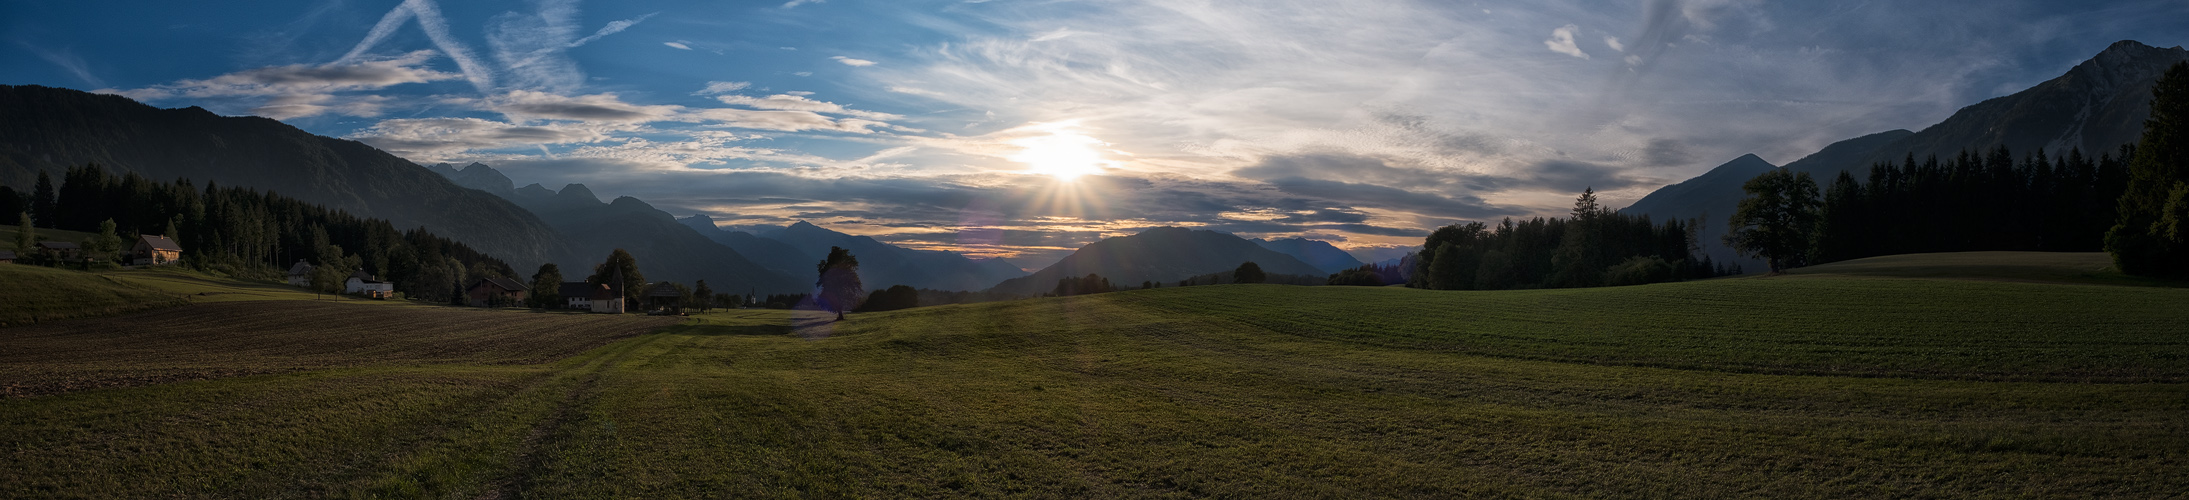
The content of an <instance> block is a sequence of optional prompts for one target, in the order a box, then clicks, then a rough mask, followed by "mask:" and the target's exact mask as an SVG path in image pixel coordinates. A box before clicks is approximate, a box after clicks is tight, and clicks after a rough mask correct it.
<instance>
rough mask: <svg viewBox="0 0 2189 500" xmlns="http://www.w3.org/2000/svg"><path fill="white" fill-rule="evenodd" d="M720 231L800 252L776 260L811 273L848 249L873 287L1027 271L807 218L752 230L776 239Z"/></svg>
mask: <svg viewBox="0 0 2189 500" xmlns="http://www.w3.org/2000/svg"><path fill="white" fill-rule="evenodd" d="M686 220H687V221H690V223H691V224H694V225H698V224H713V222H712V221H711V220H700V219H697V218H687V219H686ZM721 233H722V234H721V238H723V239H726V240H730V241H736V242H738V243H739V244H740V245H745V246H749V247H752V248H769V249H781V248H789V249H793V250H794V251H795V252H797V253H796V254H795V255H796V256H797V257H795V259H796V260H791V259H792V258H785V257H775V259H778V260H783V261H785V264H786V265H792V266H795V267H794V269H797V270H798V271H799V272H800V273H803V274H811V273H812V272H813V265H814V263H817V262H820V261H821V260H822V259H824V258H826V257H828V249H829V247H842V248H844V249H847V250H850V251H851V254H852V255H854V256H857V257H858V258H859V277H860V280H861V281H863V282H864V283H865V284H866V287H867V289H870V290H879V289H882V288H886V287H889V286H891V285H905V286H910V287H913V288H924V289H931V290H982V289H986V288H988V287H991V286H995V285H996V283H999V282H1002V281H1003V280H1006V279H1011V278H1016V277H1019V276H1024V275H1026V272H1025V271H1021V270H1019V269H1018V268H1017V267H1016V266H1009V265H1007V264H1006V265H1002V266H999V265H996V264H995V263H993V262H986V263H984V262H981V261H975V260H973V259H969V258H966V257H965V256H964V255H960V254H957V253H954V252H943V251H930V250H913V249H909V248H903V247H899V246H896V245H891V244H888V243H883V242H882V241H881V240H876V239H874V238H872V237H867V236H852V235H849V234H844V233H842V232H838V231H834V230H830V229H828V228H824V227H821V226H818V225H814V224H813V223H810V222H806V221H798V222H797V223H795V224H791V225H789V226H786V227H784V228H782V229H777V230H773V231H762V232H760V233H759V234H756V235H753V236H754V237H757V238H759V239H764V240H768V241H772V242H774V243H767V242H760V241H749V240H746V239H745V237H744V236H741V235H740V234H739V232H737V231H721Z"/></svg>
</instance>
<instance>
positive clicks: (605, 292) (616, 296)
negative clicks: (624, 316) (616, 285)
mask: <svg viewBox="0 0 2189 500" xmlns="http://www.w3.org/2000/svg"><path fill="white" fill-rule="evenodd" d="M593 300H623V294H621V293H616V290H615V289H613V288H609V287H608V285H593Z"/></svg>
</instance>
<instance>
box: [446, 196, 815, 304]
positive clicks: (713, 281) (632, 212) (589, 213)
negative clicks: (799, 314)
mask: <svg viewBox="0 0 2189 500" xmlns="http://www.w3.org/2000/svg"><path fill="white" fill-rule="evenodd" d="M474 168H476V167H474ZM536 186H537V185H534V186H526V187H525V189H521V190H516V191H517V192H520V193H524V194H522V195H518V196H517V198H516V201H517V203H518V204H520V205H523V206H524V208H525V209H527V210H531V211H532V213H535V214H539V216H540V218H541V219H542V220H546V221H547V222H548V223H549V224H552V225H554V226H555V229H556V230H557V231H560V232H561V233H562V234H563V236H564V239H565V241H567V242H568V244H569V246H570V252H569V253H567V254H566V255H565V256H563V257H562V258H560V259H558V260H557V261H556V262H557V265H559V266H561V267H562V269H563V277H564V278H568V279H577V278H582V277H584V276H585V275H586V274H589V273H591V272H592V269H593V265H595V264H598V263H600V262H601V261H602V260H603V259H606V258H607V257H608V254H609V253H610V252H612V251H614V250H615V249H617V248H622V249H624V250H625V251H628V252H630V253H631V255H632V256H633V257H636V258H637V259H638V265H639V272H642V273H646V277H647V279H652V280H670V281H677V282H681V283H685V284H687V285H689V284H691V283H692V282H693V281H696V280H702V279H703V280H707V285H708V286H709V287H711V288H713V289H715V290H718V291H721V292H722V293H744V292H746V291H748V290H751V291H758V292H762V293H770V292H773V293H785V292H799V291H805V290H807V289H809V288H811V287H810V284H809V283H806V282H803V281H800V280H798V279H796V278H793V277H792V276H790V275H787V274H784V273H781V272H777V271H775V270H771V269H768V268H766V267H764V266H761V265H760V264H756V263H753V261H751V260H748V259H746V258H745V256H743V255H741V254H739V253H738V252H737V251H736V250H733V249H731V248H730V247H727V246H723V245H722V244H720V243H716V242H714V241H713V240H710V239H708V238H707V237H706V236H703V235H701V234H700V233H699V232H698V231H694V230H692V228H690V227H686V226H684V225H682V224H678V223H677V221H676V218H675V217H671V216H669V213H668V212H663V211H661V210H658V209H655V208H654V207H653V205H648V204H646V202H644V201H640V200H639V199H638V198H632V197H628V196H626V197H622V198H616V200H615V201H613V202H609V203H602V202H601V201H600V198H599V197H597V196H594V195H593V191H592V190H591V189H587V188H586V187H585V185H583V184H571V185H568V186H564V187H563V188H562V190H561V191H559V192H557V191H549V190H547V189H546V188H544V187H543V188H539V189H533V188H534V187H536ZM550 193H551V194H550Z"/></svg>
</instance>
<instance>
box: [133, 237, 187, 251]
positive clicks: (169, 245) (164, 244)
mask: <svg viewBox="0 0 2189 500" xmlns="http://www.w3.org/2000/svg"><path fill="white" fill-rule="evenodd" d="M137 240H138V241H139V242H142V243H144V244H145V246H149V247H152V249H153V250H166V251H170V252H181V251H182V245H177V244H175V240H171V239H167V237H166V236H154V235H149V234H147V235H140V236H137Z"/></svg>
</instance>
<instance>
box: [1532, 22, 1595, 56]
mask: <svg viewBox="0 0 2189 500" xmlns="http://www.w3.org/2000/svg"><path fill="white" fill-rule="evenodd" d="M1579 31H1581V27H1579V26H1574V25H1571V24H1568V25H1565V26H1560V27H1559V28H1558V29H1554V30H1551V38H1550V39H1549V40H1544V41H1543V45H1544V46H1547V47H1550V48H1551V52H1557V53H1560V54H1565V55H1569V56H1574V57H1579V58H1582V59H1588V58H1589V53H1587V52H1582V51H1581V47H1580V46H1578V45H1575V44H1574V43H1573V34H1574V33H1575V32H1579Z"/></svg>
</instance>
